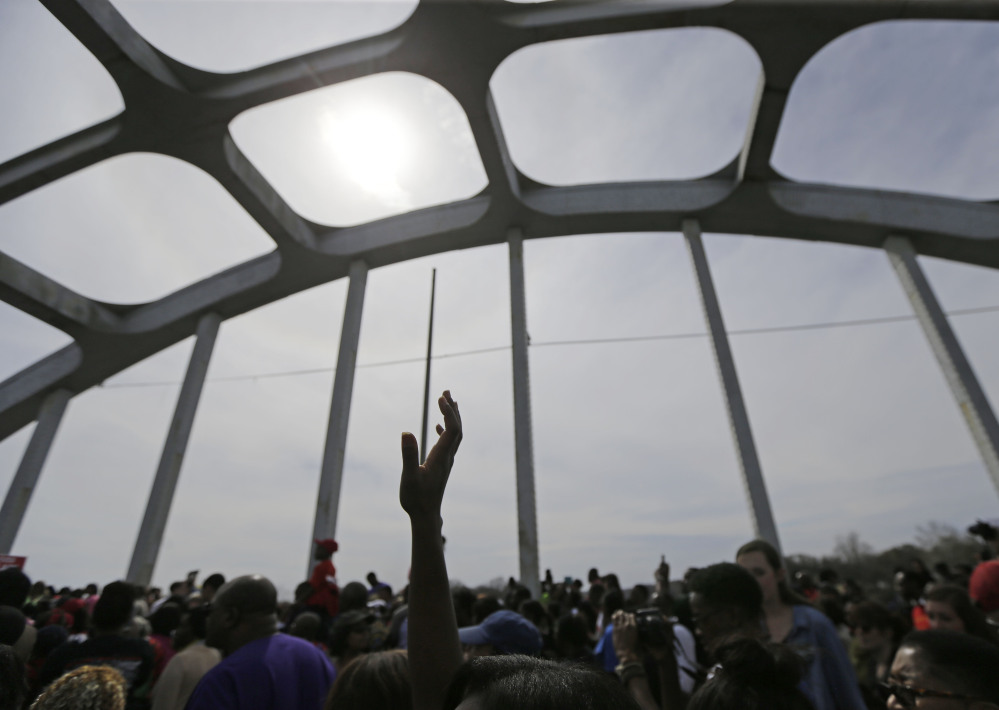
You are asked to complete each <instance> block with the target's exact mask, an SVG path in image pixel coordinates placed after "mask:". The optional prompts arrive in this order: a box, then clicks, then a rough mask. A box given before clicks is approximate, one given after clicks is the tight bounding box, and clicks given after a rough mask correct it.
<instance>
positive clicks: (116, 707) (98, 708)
mask: <svg viewBox="0 0 999 710" xmlns="http://www.w3.org/2000/svg"><path fill="white" fill-rule="evenodd" d="M125 687H126V686H125V678H124V677H123V676H122V675H121V673H120V672H118V671H117V670H115V669H114V668H111V667H110V666H81V667H80V668H77V669H76V670H74V671H70V672H69V673H67V674H66V675H64V676H62V677H61V678H59V679H58V680H56V681H55V682H53V683H52V685H50V686H49V687H48V688H46V690H45V692H44V693H42V694H41V695H40V696H39V698H38V700H36V701H35V704H34V705H32V706H31V710H124V708H125Z"/></svg>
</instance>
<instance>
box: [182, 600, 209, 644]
mask: <svg viewBox="0 0 999 710" xmlns="http://www.w3.org/2000/svg"><path fill="white" fill-rule="evenodd" d="M210 613H212V610H211V607H210V606H196V607H194V608H193V609H191V610H190V611H188V612H187V627H188V628H189V629H190V630H191V634H192V635H193V636H194V638H196V639H203V638H204V637H205V636H207V635H208V615H209V614H210Z"/></svg>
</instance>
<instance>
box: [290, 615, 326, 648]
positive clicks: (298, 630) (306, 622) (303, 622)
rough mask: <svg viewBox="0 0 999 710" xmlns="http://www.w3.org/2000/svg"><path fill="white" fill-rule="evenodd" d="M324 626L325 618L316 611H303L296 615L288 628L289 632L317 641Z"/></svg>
mask: <svg viewBox="0 0 999 710" xmlns="http://www.w3.org/2000/svg"><path fill="white" fill-rule="evenodd" d="M322 628H323V620H322V619H320V618H319V614H317V613H316V612H314V611H303V612H302V613H301V614H299V615H298V616H296V617H295V620H294V621H293V622H291V626H290V627H289V628H288V633H289V634H291V635H292V636H297V637H298V638H300V639H305V640H306V641H315V640H317V639H318V638H319V632H320V631H321V630H322Z"/></svg>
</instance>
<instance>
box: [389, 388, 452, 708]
mask: <svg viewBox="0 0 999 710" xmlns="http://www.w3.org/2000/svg"><path fill="white" fill-rule="evenodd" d="M437 404H438V406H439V407H440V410H441V414H443V415H444V426H443V427H442V426H440V425H439V424H438V425H437V434H438V435H439V438H438V439H437V443H436V444H434V447H433V448H432V449H431V450H430V453H429V454H428V455H427V459H426V461H425V462H424V463H423V464H422V465H421V464H420V453H419V446H418V445H417V443H416V437H415V436H413V435H412V434H410V433H405V434H403V435H402V480H401V481H400V484H399V502H400V503H401V504H402V507H403V510H405V511H406V512H407V513H408V514H409V522H410V526H411V529H412V533H413V547H412V560H411V565H412V569H411V570H410V577H409V670H410V679H411V682H412V687H413V710H439V708H440V707H441V705H442V704H443V702H444V695H445V692H446V691H447V687H448V684H449V683H450V682H451V678H452V677H453V676H454V673H455V671H456V670H457V669H458V666H460V665H461V662H462V655H461V644H460V643H459V641H458V623H457V621H456V620H455V615H454V608H453V606H452V604H451V589H450V586H449V584H448V578H447V566H446V565H445V563H444V545H443V543H442V540H441V526H442V525H443V520H442V519H441V501H442V500H443V499H444V488H445V487H446V486H447V480H448V477H449V476H450V475H451V466H452V465H453V464H454V455H455V453H456V452H457V451H458V445H459V444H460V443H461V435H462V434H461V415H460V414H459V413H458V403H457V402H455V401H454V400H453V399H452V398H451V393H450V392H449V391H446V390H445V392H444V394H443V395H442V396H441V397H440V398H439V399H438V400H437Z"/></svg>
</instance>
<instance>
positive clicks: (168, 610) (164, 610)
mask: <svg viewBox="0 0 999 710" xmlns="http://www.w3.org/2000/svg"><path fill="white" fill-rule="evenodd" d="M148 618H149V625H150V626H151V627H152V630H153V633H154V634H159V635H160V636H169V635H170V634H172V633H173V632H174V631H176V630H177V627H178V626H180V619H181V610H180V607H179V606H177V605H176V604H174V603H173V602H167V603H166V604H163V605H162V606H160V608H158V609H157V610H156V611H154V612H153V613H152V614H150V615H149V617H148Z"/></svg>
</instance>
